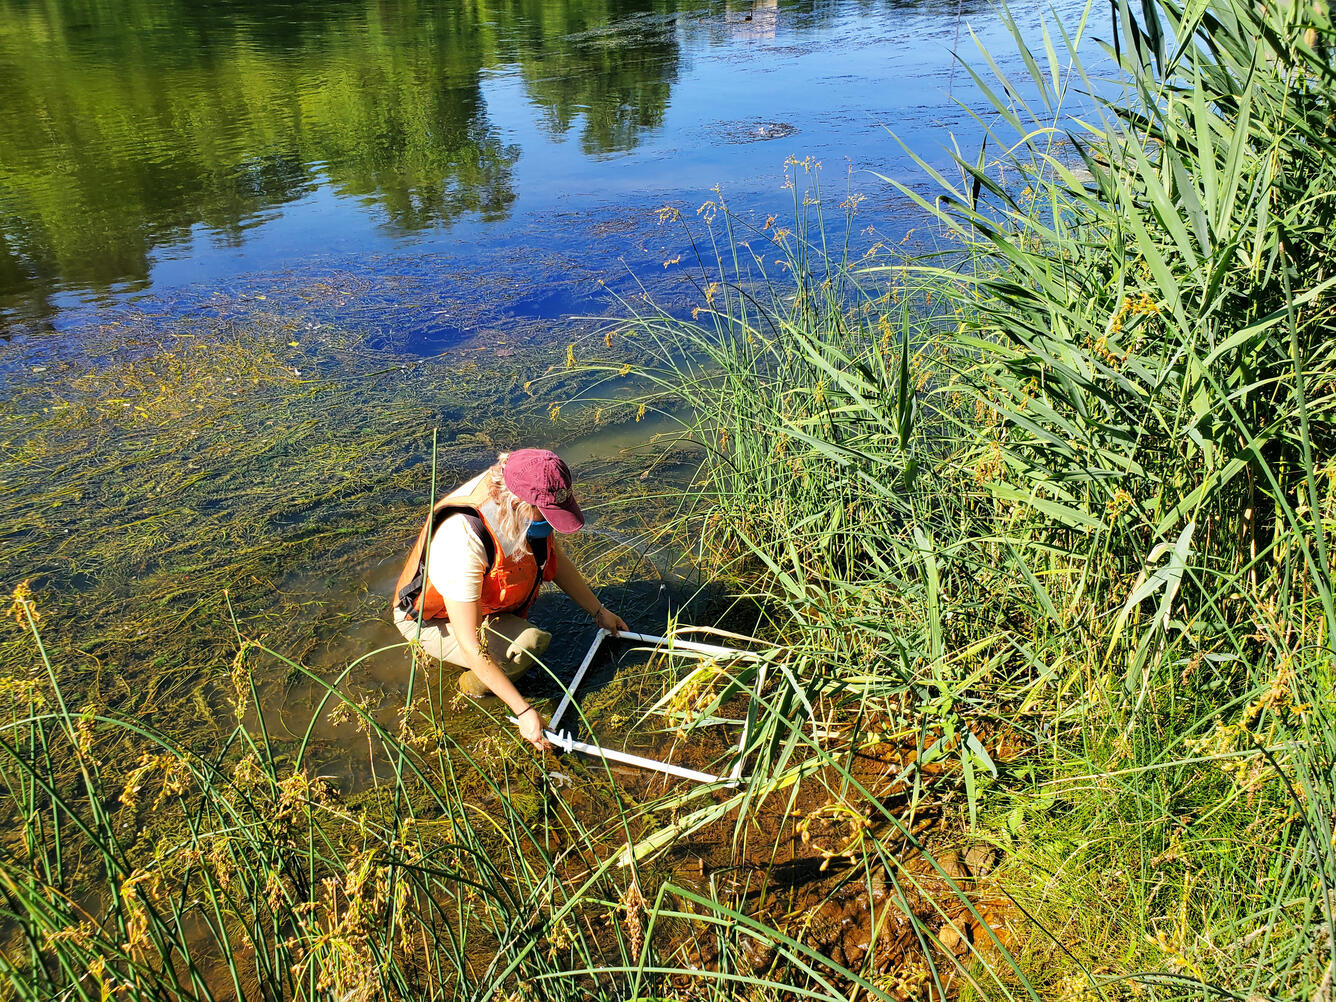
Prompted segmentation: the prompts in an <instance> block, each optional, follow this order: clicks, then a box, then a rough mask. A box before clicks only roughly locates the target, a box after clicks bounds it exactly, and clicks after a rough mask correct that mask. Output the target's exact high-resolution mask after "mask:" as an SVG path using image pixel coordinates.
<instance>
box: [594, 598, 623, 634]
mask: <svg viewBox="0 0 1336 1002" xmlns="http://www.w3.org/2000/svg"><path fill="white" fill-rule="evenodd" d="M594 622H595V623H597V624H598V625H599V627H600V628H601V629H604V630H607V631H608V632H609V633H611V634H612V635H613V636H614V637H615V636H617V634H619V633H621V632H622V631H623V630H625V629H627V626H626V620H624V619H622V617H621V616H619V615H617V613H615V612H613V611H612V610H611V609H605V608H604V607H603V606H601V605H600V606H599V607H598V612H596V613H594Z"/></svg>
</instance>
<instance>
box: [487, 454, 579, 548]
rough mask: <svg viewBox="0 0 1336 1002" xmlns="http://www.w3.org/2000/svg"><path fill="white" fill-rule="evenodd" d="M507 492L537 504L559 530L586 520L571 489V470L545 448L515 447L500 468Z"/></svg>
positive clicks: (553, 526)
mask: <svg viewBox="0 0 1336 1002" xmlns="http://www.w3.org/2000/svg"><path fill="white" fill-rule="evenodd" d="M501 477H502V479H503V480H505V482H506V487H507V488H508V489H509V490H510V493H512V494H514V495H515V496H516V497H517V498H519V499H520V500H521V501H527V502H529V504H536V505H537V506H538V510H539V511H541V512H542V513H543V518H545V519H547V520H548V521H549V522H551V523H552V528H554V529H556V530H557V531H558V532H574V531H575V530H576V529H578V528H580V527H581V526H582V525H584V524H585V517H584V513H583V512H581V511H580V506H579V505H578V504H576V503H575V492H574V491H573V490H571V470H570V467H568V466H567V465H566V464H565V463H563V462H562V461H561V457H560V456H558V455H557V454H556V453H555V452H549V451H548V450H547V449H516V450H515V451H514V452H512V453H511V454H510V455H509V456H508V457H506V465H505V466H504V467H503V468H502V470H501Z"/></svg>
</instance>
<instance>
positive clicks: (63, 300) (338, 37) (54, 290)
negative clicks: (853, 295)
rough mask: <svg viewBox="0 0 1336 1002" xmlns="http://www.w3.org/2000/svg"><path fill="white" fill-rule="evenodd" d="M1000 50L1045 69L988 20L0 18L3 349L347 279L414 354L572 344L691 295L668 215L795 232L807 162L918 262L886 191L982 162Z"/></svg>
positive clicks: (964, 13)
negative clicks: (982, 78)
mask: <svg viewBox="0 0 1336 1002" xmlns="http://www.w3.org/2000/svg"><path fill="white" fill-rule="evenodd" d="M1067 6H1071V4H1070V3H1069V4H1067ZM971 31H974V32H977V33H978V36H979V38H980V40H981V42H982V44H983V45H984V47H985V48H987V49H989V50H990V51H992V52H995V53H997V54H998V55H999V56H1000V57H1001V58H1003V60H1004V61H1010V62H1012V63H1014V62H1015V60H1014V58H1009V57H1011V55H1012V51H1013V48H1014V47H1013V46H1012V44H1011V42H1010V40H1009V37H1008V36H1007V34H1006V32H1005V30H1004V29H1003V27H1002V25H1001V22H1000V20H999V16H998V13H997V11H996V10H995V9H994V8H993V7H991V6H989V5H987V4H983V3H980V0H940V2H928V0H918V2H916V0H831V2H825V3H822V2H813V0H758V2H754V3H737V2H730V3H723V4H721V3H701V2H692V0H604V2H599V3H572V2H569V0H501V2H497V3H471V2H470V3H464V2H459V0H449V2H441V3H428V2H424V0H377V2H356V0H337V2H331V3H322V4H299V3H280V2H271V0H224V2H219V3H209V4H198V3H193V2H189V0H127V2H111V0H105V2H99V0H42V2H38V0H0V330H4V331H5V332H7V333H8V334H9V335H10V336H14V335H22V334H27V333H39V332H47V331H56V332H72V331H77V330H78V328H79V327H80V326H81V325H83V324H86V323H89V322H90V321H93V322H96V321H100V320H105V319H106V317H107V316H108V315H109V312H110V313H114V312H115V311H116V310H117V309H118V308H123V307H125V306H126V305H127V304H134V305H135V306H136V307H137V308H138V309H139V311H140V312H141V313H153V314H169V315H175V314H184V313H188V312H189V311H190V310H191V309H192V308H196V307H197V306H198V304H199V303H201V302H203V301H206V300H207V298H208V296H209V295H210V294H211V293H212V292H214V291H216V290H218V289H220V288H221V289H224V290H227V291H229V292H235V291H238V290H242V291H246V292H250V293H252V294H261V295H267V294H269V293H273V292H276V291H277V292H281V291H282V290H283V289H284V288H285V287H289V286H291V285H292V284H293V283H294V282H298V281H300V280H301V278H302V277H304V276H310V275H334V276H339V278H340V279H341V280H345V279H352V280H362V281H365V282H367V283H369V285H370V287H371V289H372V294H371V295H369V296H368V297H366V298H365V299H363V300H361V301H359V303H358V305H357V309H356V310H353V311H345V312H344V313H343V314H341V315H337V319H338V320H339V321H340V322H342V323H345V324H351V325H354V326H360V327H362V328H364V329H366V330H369V331H374V332H375V333H376V334H377V335H378V336H379V337H381V338H382V339H383V343H384V344H385V345H386V347H392V348H395V349H399V348H407V349H410V350H414V351H419V352H422V353H425V354H429V353H432V352H434V351H437V350H440V348H442V347H444V346H447V345H450V344H454V343H458V342H459V341H460V340H461V339H465V338H469V337H476V336H478V335H480V334H487V333H489V332H496V331H511V332H513V331H524V332H526V335H528V334H532V333H541V331H543V330H546V329H548V328H550V327H551V325H553V324H554V323H560V322H562V321H564V320H565V319H566V318H567V317H569V316H571V315H573V314H577V315H578V314H589V313H600V312H603V311H605V310H606V309H607V308H608V295H607V292H606V290H605V288H604V286H603V285H601V284H600V282H602V283H606V285H607V286H610V287H611V288H612V289H613V290H615V291H619V292H623V293H625V292H627V291H629V290H633V289H635V288H637V287H638V283H641V282H649V283H651V284H654V285H656V286H661V287H664V288H665V289H666V288H668V287H670V286H671V285H672V277H673V275H674V274H675V273H676V272H677V270H678V269H680V268H682V267H686V266H687V265H689V264H690V263H691V261H690V255H689V246H688V244H687V242H686V241H685V240H684V238H683V235H682V233H681V231H680V229H677V228H668V229H665V228H664V227H662V226H660V225H658V220H657V217H656V216H655V215H654V212H653V210H655V209H657V208H659V207H661V206H664V205H672V206H676V207H677V208H679V209H680V210H682V211H683V212H684V213H686V214H687V216H688V217H691V218H694V217H695V215H696V212H697V209H698V208H699V207H700V206H701V205H702V203H704V202H706V201H710V200H715V201H717V200H718V199H719V197H720V195H719V194H716V193H714V192H712V190H711V189H712V188H714V187H715V186H719V188H720V191H721V193H722V196H723V197H724V198H727V200H728V202H729V204H730V205H731V206H732V207H733V208H735V209H736V210H738V211H742V212H753V213H756V214H758V215H759V214H767V215H768V214H776V215H778V216H779V217H780V218H781V219H782V218H784V217H785V216H786V215H788V214H791V205H792V200H791V192H789V191H787V190H785V188H784V184H785V180H786V167H785V161H786V159H788V158H796V159H798V160H803V159H805V158H809V157H811V158H815V159H816V160H819V161H821V162H822V163H823V167H824V170H823V175H824V181H823V184H824V187H825V190H826V195H827V196H828V197H827V200H826V201H827V208H828V210H829V209H830V208H832V207H833V206H834V204H835V203H838V202H840V201H843V200H844V199H845V198H846V197H847V195H848V194H850V193H858V194H861V195H863V196H865V198H866V201H864V202H863V203H862V204H861V205H860V207H859V211H860V219H859V224H860V226H870V225H871V226H877V227H879V228H880V229H881V231H882V234H881V235H883V236H886V237H889V238H891V239H899V238H900V237H901V236H903V234H904V231H905V229H906V228H907V226H908V225H910V220H911V219H912V216H913V213H912V211H911V206H910V205H909V203H908V202H907V200H905V199H903V198H900V197H897V196H896V195H895V194H894V193H893V192H892V191H891V190H890V188H889V187H888V186H887V185H886V184H885V183H884V182H883V181H881V180H879V179H877V178H876V177H874V176H873V175H872V173H870V172H871V171H879V172H882V173H886V174H889V175H892V176H898V177H902V178H906V179H912V178H915V177H918V176H919V172H918V171H917V170H916V169H915V168H913V166H912V164H911V161H910V159H909V158H908V156H907V155H906V154H905V152H904V151H903V149H901V147H900V146H899V144H898V143H897V141H896V139H895V138H893V137H892V135H891V132H892V131H894V133H895V135H896V136H898V137H899V138H900V139H901V140H903V141H904V143H905V144H906V145H907V146H908V147H909V148H910V149H913V150H914V151H916V152H917V153H919V154H920V155H922V156H924V157H925V158H927V159H928V160H929V161H930V162H933V163H936V164H938V165H940V164H942V163H944V161H945V158H944V156H943V153H942V151H943V150H944V148H945V147H946V145H947V144H948V142H949V137H948V133H949V132H954V133H955V134H956V135H957V136H958V137H960V139H961V141H962V145H963V146H964V147H965V148H966V149H970V148H971V147H977V145H978V140H979V136H980V134H981V133H980V127H979V125H978V124H977V123H975V122H973V121H971V119H970V117H969V115H968V114H967V113H966V112H965V111H964V110H963V109H962V108H961V107H960V105H959V104H958V103H957V102H961V101H963V102H964V103H965V104H966V105H973V106H977V105H978V103H979V102H978V101H977V92H976V91H975V90H974V88H973V85H972V83H971V81H970V79H969V77H968V75H967V74H966V73H965V72H964V71H963V70H962V69H961V68H960V67H959V66H957V65H956V64H955V61H954V59H953V52H954V51H957V50H959V51H960V52H962V53H964V54H966V55H969V54H971V53H974V52H975V51H976V50H975V43H974V42H973V41H972V40H971V37H970V32H971ZM974 59H975V61H976V62H977V61H978V57H977V56H974ZM790 173H791V171H790ZM831 196H833V197H831ZM836 214H838V212H837V213H836ZM868 242H870V240H869V241H868ZM684 251H687V252H688V254H687V257H685V258H683V262H685V263H682V262H679V263H678V264H675V265H669V266H667V267H665V266H664V262H665V261H669V260H673V259H674V258H676V257H677V256H678V255H679V254H682V253H683V252H684Z"/></svg>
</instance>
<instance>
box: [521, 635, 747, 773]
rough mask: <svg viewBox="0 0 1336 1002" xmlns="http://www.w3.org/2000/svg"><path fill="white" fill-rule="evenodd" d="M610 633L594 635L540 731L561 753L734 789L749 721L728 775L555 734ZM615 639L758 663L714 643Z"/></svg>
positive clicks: (636, 637) (635, 637)
mask: <svg viewBox="0 0 1336 1002" xmlns="http://www.w3.org/2000/svg"><path fill="white" fill-rule="evenodd" d="M611 636H612V634H611V633H609V632H608V631H607V630H604V629H600V630H599V631H598V632H597V633H595V634H594V642H593V643H592V644H590V645H589V652H588V653H587V654H585V657H584V661H582V662H581V663H580V667H579V669H578V670H577V671H576V673H575V677H574V678H573V679H571V684H570V687H569V688H567V690H566V695H565V696H563V697H562V700H561V702H560V703H559V704H558V705H557V709H556V712H555V713H553V714H552V719H551V720H550V721H549V722H548V726H547V729H546V730H545V731H544V732H543V733H544V735H545V736H546V737H547V739H548V740H549V741H551V742H552V743H553V744H554V745H556V746H557V747H558V748H560V749H561V750H562V751H566V752H572V751H578V752H583V753H584V754H586V755H593V756H595V757H597V758H601V759H604V760H606V761H609V762H621V763H622V764H624V765H634V766H638V767H640V768H642V769H653V770H655V771H656V772H664V773H667V774H668V775H670V776H677V777H679V778H680V779H690V780H694V781H695V782H697V783H718V782H720V781H727V784H728V785H729V786H736V785H737V784H738V780H739V779H740V778H741V776H742V759H743V753H744V752H745V751H746V749H747V736H748V732H749V731H750V730H751V722H750V720H748V721H747V722H746V723H744V724H743V725H742V736H741V737H740V738H739V739H738V746H737V761H736V762H735V763H734V764H733V768H732V770H731V771H730V772H729V774H728V775H727V776H715V775H712V774H711V773H708V772H700V771H698V770H696V769H686V768H683V767H682V766H680V765H673V763H671V762H660V761H659V760H658V759H653V758H646V757H645V756H643V755H632V754H631V753H630V752H624V751H618V750H617V749H616V748H604V747H603V746H602V745H597V744H592V743H590V742H588V741H576V740H575V738H574V737H573V736H572V735H571V733H570V732H569V731H558V730H557V726H558V724H559V723H560V722H561V718H562V716H563V715H564V714H565V713H566V710H567V709H568V708H569V707H570V705H571V700H572V699H573V698H574V696H575V690H576V689H578V688H579V687H580V682H581V681H582V680H583V679H584V676H585V672H587V671H588V670H589V666H590V665H591V664H593V663H594V656H595V655H596V654H597V653H598V649H599V647H601V646H602V644H603V641H604V639H605V638H607V637H611ZM615 639H617V640H638V641H640V642H641V643H646V644H654V645H655V646H656V647H667V648H669V649H670V650H680V651H690V652H692V653H693V654H705V655H712V656H720V657H729V658H733V659H735V660H740V661H761V659H760V658H758V657H757V656H756V655H755V654H753V653H752V652H751V651H739V650H736V649H734V648H732V647H721V646H719V645H717V644H702V643H698V642H696V641H694V640H677V639H675V638H672V639H670V638H668V637H656V636H653V635H651V634H648V633H630V632H627V631H624V632H622V633H619V634H617V636H616V638H615ZM765 668H766V666H765V663H764V661H762V663H761V670H760V673H759V675H758V676H757V681H756V689H757V691H758V692H759V691H760V689H761V687H762V686H763V685H764V684H765Z"/></svg>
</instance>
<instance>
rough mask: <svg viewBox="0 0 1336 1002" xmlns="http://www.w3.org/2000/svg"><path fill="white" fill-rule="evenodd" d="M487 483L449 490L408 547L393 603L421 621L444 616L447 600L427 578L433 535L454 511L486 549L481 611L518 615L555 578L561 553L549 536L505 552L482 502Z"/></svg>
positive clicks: (480, 600) (485, 497)
mask: <svg viewBox="0 0 1336 1002" xmlns="http://www.w3.org/2000/svg"><path fill="white" fill-rule="evenodd" d="M487 500H488V495H487V483H486V481H483V482H482V483H480V484H478V486H477V487H476V488H474V490H473V492H472V493H471V494H460V493H458V492H456V493H453V494H448V495H446V496H445V497H443V498H441V500H439V501H437V502H436V504H435V505H434V506H433V507H432V510H431V517H430V518H428V519H427V522H426V524H425V525H423V526H422V531H421V532H419V533H418V537H417V542H415V543H414V544H413V548H412V549H411V550H409V551H408V559H407V560H405V561H404V569H403V570H402V571H400V572H399V580H398V581H397V582H395V585H394V605H395V607H396V608H398V609H402V610H403V611H404V612H405V613H406V614H408V615H410V616H412V617H413V618H414V619H416V618H417V615H418V613H419V612H421V614H422V618H423V620H428V619H445V618H447V617H446V614H445V599H444V598H442V597H441V593H440V592H438V591H437V590H436V589H435V588H434V587H433V586H432V583H431V582H430V581H429V580H427V573H426V571H427V566H426V565H427V547H428V545H429V544H430V541H431V537H432V536H433V535H434V534H435V532H436V530H437V529H439V528H440V527H441V524H442V523H443V522H444V521H445V520H446V519H447V518H449V517H450V516H451V515H463V516H464V517H465V518H467V519H468V520H469V523H470V524H471V525H472V526H473V529H474V531H475V532H478V535H479V536H480V537H481V539H482V545H483V549H484V550H485V551H486V553H487V572H486V573H485V574H484V575H483V578H482V594H481V595H479V596H478V601H479V604H480V605H481V606H482V614H483V615H484V616H490V615H493V614H494V613H498V612H513V613H515V614H516V615H518V616H524V615H526V614H527V613H528V611H529V607H530V606H531V605H533V600H534V599H535V598H536V597H537V595H538V589H539V587H541V585H542V583H543V582H544V581H551V580H552V578H553V577H554V576H555V575H556V572H557V551H556V547H555V546H551V545H549V544H550V543H551V540H548V539H532V540H529V544H530V545H529V546H527V547H526V546H521V547H520V548H519V549H517V550H516V551H515V553H514V554H513V555H512V556H509V557H508V556H506V554H505V549H504V548H503V547H502V546H501V543H500V540H498V539H497V538H496V533H495V532H493V531H492V527H491V526H490V525H488V524H487V520H486V519H485V518H483V515H482V506H483V505H484V504H486V503H487Z"/></svg>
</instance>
